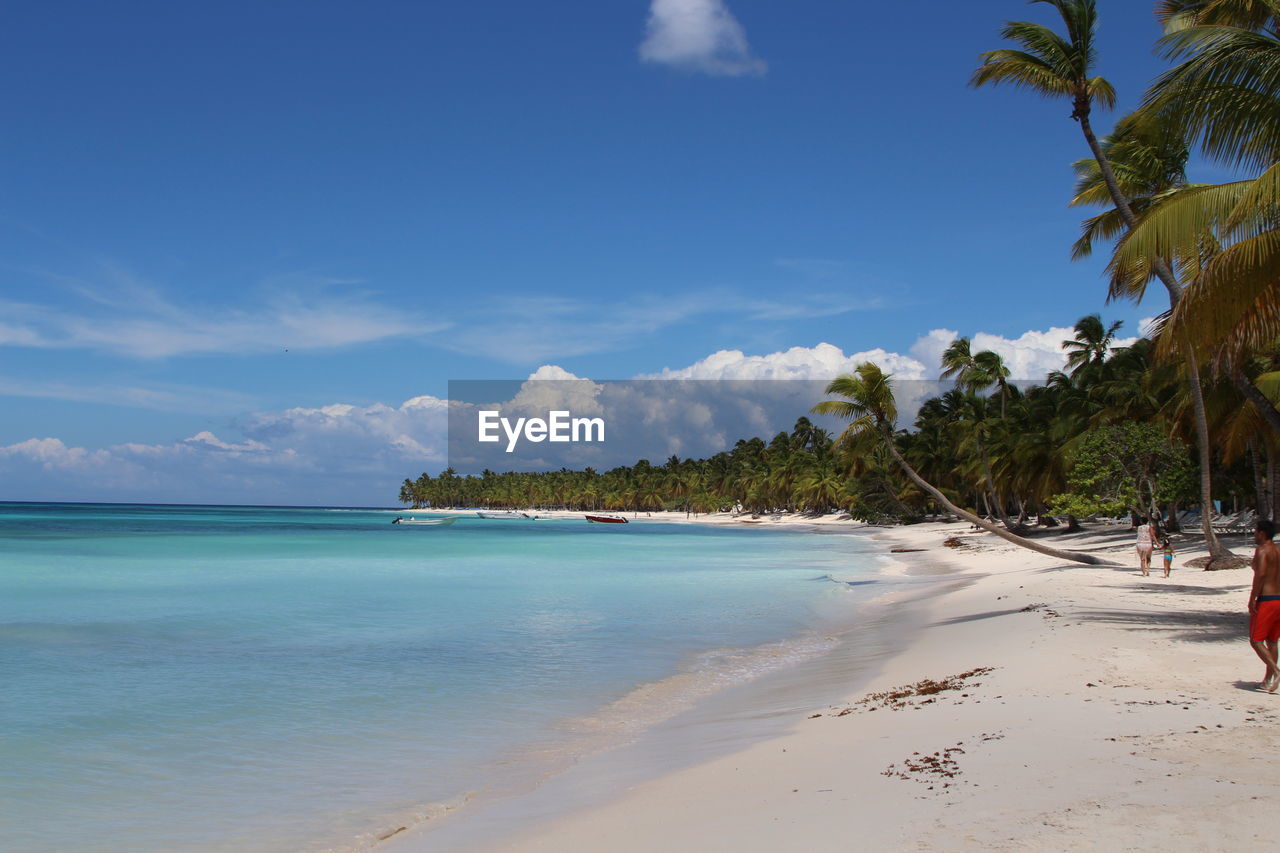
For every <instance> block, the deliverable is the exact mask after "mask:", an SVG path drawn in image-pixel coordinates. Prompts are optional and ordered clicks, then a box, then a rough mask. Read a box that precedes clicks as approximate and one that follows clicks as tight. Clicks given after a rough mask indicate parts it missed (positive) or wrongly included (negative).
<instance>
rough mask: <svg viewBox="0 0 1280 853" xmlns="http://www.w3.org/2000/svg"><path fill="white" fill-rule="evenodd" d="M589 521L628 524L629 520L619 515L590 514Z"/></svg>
mask: <svg viewBox="0 0 1280 853" xmlns="http://www.w3.org/2000/svg"><path fill="white" fill-rule="evenodd" d="M587 521H594V522H595V523H596V524H626V523H627V520H626V519H625V518H623V517H622V516H619V515H588V516H587Z"/></svg>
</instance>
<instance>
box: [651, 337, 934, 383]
mask: <svg viewBox="0 0 1280 853" xmlns="http://www.w3.org/2000/svg"><path fill="white" fill-rule="evenodd" d="M864 361H874V362H876V363H877V364H879V365H880V367H881V368H883V369H884V370H886V371H887V372H889V373H892V374H893V375H894V376H895V377H898V378H899V379H922V378H924V376H925V374H926V373H927V369H926V367H925V366H924V365H923V364H921V363H920V362H919V361H917V360H916V359H914V358H911V357H910V356H904V355H900V354H898V353H894V352H887V351H885V350H882V349H873V350H866V351H864V352H856V353H852V354H850V355H845V354H844V351H843V350H841V349H840V348H839V347H837V346H833V345H832V344H828V343H821V344H818V345H817V346H815V347H792V348H791V349H789V350H786V351H784V352H775V353H770V354H769V355H746V354H745V353H743V352H742V351H741V350H720V351H719V352H715V353H712V354H711V355H709V356H707V357H706V358H704V359H702V360H701V361H696V362H694V363H693V364H691V365H689V366H688V367H682V368H678V369H674V370H673V369H671V368H664V369H663V370H662V372H660V373H653V374H646V375H644V376H642V377H640V378H643V379H834V378H835V377H837V376H839V375H840V374H842V373H850V372H852V371H853V369H854V368H855V367H857V366H858V365H859V364H860V363H862V362H864Z"/></svg>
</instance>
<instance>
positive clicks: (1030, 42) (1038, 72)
mask: <svg viewBox="0 0 1280 853" xmlns="http://www.w3.org/2000/svg"><path fill="white" fill-rule="evenodd" d="M1031 2H1033V3H1047V4H1049V5H1050V6H1053V7H1054V8H1055V9H1057V10H1058V13H1059V14H1060V15H1061V16H1062V21H1063V23H1064V24H1065V25H1066V29H1067V38H1065V39H1064V38H1063V37H1061V36H1059V35H1058V34H1057V33H1055V32H1054V31H1053V30H1051V29H1049V28H1048V27H1045V26H1042V25H1040V24H1034V23H1030V22H1028V21H1009V22H1007V23H1006V24H1005V26H1004V29H1002V30H1001V33H1000V34H1001V37H1002V38H1005V39H1008V40H1010V41H1014V42H1016V43H1018V44H1020V45H1021V46H1022V47H1023V48H1025V49H1024V50H1009V49H1001V50H991V51H987V52H986V53H983V54H982V60H983V61H982V65H980V66H979V67H978V69H977V70H976V71H974V73H973V78H972V80H971V83H972V85H974V86H983V85H986V84H988V83H991V84H993V85H994V84H1000V83H1011V84H1013V85H1015V86H1021V87H1023V88H1027V89H1030V90H1031V91H1033V92H1036V93H1037V94H1039V95H1042V96H1044V97H1050V98H1068V99H1070V100H1071V104H1072V112H1071V118H1072V119H1074V120H1075V121H1077V122H1078V123H1079V124H1080V131H1081V133H1083V134H1084V138H1085V142H1086V143H1087V144H1088V146H1089V150H1090V151H1092V152H1093V158H1094V160H1095V161H1096V163H1097V167H1098V172H1099V174H1100V175H1101V177H1102V181H1103V183H1104V184H1105V185H1106V187H1107V192H1108V193H1109V194H1110V196H1111V200H1112V203H1113V204H1114V205H1115V207H1116V210H1117V212H1118V213H1119V214H1120V218H1121V219H1122V220H1123V221H1124V224H1125V227H1126V229H1128V230H1129V231H1132V230H1133V229H1134V227H1135V226H1136V225H1137V223H1138V220H1137V217H1136V215H1135V214H1134V212H1133V208H1132V207H1131V206H1130V204H1129V198H1128V196H1127V195H1126V194H1125V193H1124V192H1123V191H1122V190H1121V189H1120V185H1119V183H1118V181H1117V180H1116V175H1115V172H1114V171H1113V170H1112V168H1111V162H1110V160H1109V159H1108V158H1107V153H1106V151H1104V150H1103V148H1102V145H1101V144H1100V143H1099V142H1098V138H1097V135H1096V134H1095V133H1094V132H1093V126H1092V124H1091V123H1090V115H1091V113H1092V111H1093V105H1094V104H1095V103H1097V104H1098V105H1100V106H1102V107H1111V106H1114V105H1115V97H1116V95H1115V89H1113V88H1112V87H1111V84H1110V83H1108V82H1107V81H1106V80H1105V79H1103V78H1102V77H1095V76H1090V75H1092V73H1093V64H1094V60H1095V59H1096V57H1097V53H1096V51H1095V49H1094V36H1095V32H1096V29H1097V23H1098V14H1097V6H1096V3H1095V0H1031ZM1144 261H1145V263H1146V266H1147V269H1149V271H1150V272H1149V276H1150V275H1154V276H1155V277H1157V278H1159V279H1160V281H1161V283H1163V284H1164V286H1165V289H1166V290H1168V292H1169V302H1170V306H1171V307H1173V308H1176V307H1177V304H1178V300H1179V299H1180V298H1181V297H1182V285H1181V283H1180V282H1179V281H1178V278H1177V276H1176V275H1175V273H1174V271H1173V268H1172V266H1170V264H1169V261H1168V260H1167V256H1165V255H1160V254H1156V255H1150V256H1147V257H1146V258H1144ZM1184 353H1185V358H1186V360H1187V363H1188V367H1189V369H1188V371H1187V384H1188V387H1189V389H1190V391H1191V401H1192V408H1193V411H1194V414H1195V424H1196V439H1197V441H1196V444H1197V446H1198V449H1199V453H1200V478H1201V479H1200V499H1201V503H1202V504H1203V506H1204V507H1206V508H1207V507H1209V506H1211V505H1212V481H1211V462H1212V457H1211V452H1210V444H1209V421H1208V416H1207V414H1206V412H1205V406H1204V393H1203V391H1202V389H1201V387H1200V369H1199V359H1198V358H1197V357H1196V355H1195V353H1194V352H1192V351H1191V350H1190V349H1189V348H1185V349H1184ZM1201 515H1202V516H1203V518H1204V537H1205V543H1206V545H1207V546H1208V548H1209V553H1210V556H1211V558H1213V559H1218V558H1222V557H1229V556H1231V552H1230V551H1229V550H1227V549H1226V548H1225V547H1224V546H1223V545H1222V544H1221V543H1220V542H1219V541H1218V539H1217V537H1216V536H1215V535H1214V533H1213V526H1212V523H1211V519H1210V513H1209V512H1208V511H1205V512H1203V513H1201Z"/></svg>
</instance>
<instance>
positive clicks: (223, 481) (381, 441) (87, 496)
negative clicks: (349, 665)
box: [0, 396, 448, 506]
mask: <svg viewBox="0 0 1280 853" xmlns="http://www.w3.org/2000/svg"><path fill="white" fill-rule="evenodd" d="M447 409H448V403H447V402H446V401H444V400H440V399H438V398H435V397H430V396H423V397H414V398H412V399H410V400H406V401H405V402H403V403H401V404H400V405H399V406H386V405H381V404H376V405H373V406H353V405H349V404H334V405H331V406H323V407H320V408H294V409H287V410H284V411H278V412H258V413H255V414H253V415H250V416H248V417H246V418H245V419H244V421H243V423H242V424H240V432H241V433H242V436H243V437H242V438H241V439H237V440H227V439H225V438H223V437H220V436H219V435H217V434H216V433H214V432H212V431H210V430H203V431H201V432H198V433H196V434H195V435H192V436H190V437H188V438H185V439H181V440H179V441H175V442H173V443H171V444H139V443H125V444H117V445H113V446H111V447H106V448H100V449H88V448H83V447H70V446H67V445H66V444H65V443H63V442H62V441H61V440H60V439H57V438H32V439H28V440H26V441H22V442H18V443H16V444H11V445H9V446H7V447H0V490H2V491H0V498H3V499H19V500H66V499H67V496H68V495H76V496H78V497H79V498H80V499H83V500H114V501H122V500H125V501H127V500H141V501H156V500H171V501H175V502H192V503H208V502H223V503H276V504H326V505H337V506H351V505H389V504H392V503H394V501H395V493H396V489H397V487H398V484H399V483H400V481H401V480H402V479H404V477H406V476H411V475H414V474H416V473H417V472H420V471H422V470H424V469H428V468H430V469H433V470H435V469H439V468H443V467H444V464H445V459H446V455H447V454H446V447H445V432H446V430H445V424H446V420H445V416H446V412H447Z"/></svg>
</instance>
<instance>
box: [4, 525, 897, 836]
mask: <svg viewBox="0 0 1280 853" xmlns="http://www.w3.org/2000/svg"><path fill="white" fill-rule="evenodd" d="M393 517H394V513H389V512H387V511H379V510H322V509H281V508H245V507H175V506H128V505H69V504H17V503H9V504H0V684H2V685H3V687H2V688H0V848H2V849H4V850H5V851H9V853H21V852H22V851H62V850H77V851H123V850H128V851H162V850H163V851H171V850H184V851H204V850H226V851H231V850H235V851H282V850H306V851H319V850H359V849H366V848H367V847H368V846H369V845H370V844H372V843H373V842H374V841H375V840H376V839H377V838H378V836H380V835H382V834H385V833H386V832H388V831H390V830H393V829H395V828H397V827H399V826H404V825H414V824H416V823H420V822H422V821H424V820H429V819H430V818H432V817H435V816H438V815H441V814H444V813H446V812H449V811H451V810H457V809H459V808H465V804H466V803H467V802H468V801H469V800H471V799H472V798H475V797H481V796H484V795H485V793H486V792H492V791H494V790H497V789H501V788H502V787H504V786H507V787H512V786H519V785H520V784H527V783H528V782H529V781H530V780H536V779H537V778H539V776H540V775H543V774H546V773H548V772H550V771H553V770H555V769H558V768H559V767H561V766H563V764H564V763H565V762H566V761H567V760H571V759H572V757H573V756H575V755H582V754H587V753H589V752H591V751H594V750H599V749H601V748H604V747H607V746H609V745H611V744H613V743H615V742H620V741H622V740H625V739H626V738H627V737H628V736H630V735H632V734H634V733H635V732H636V731H638V730H641V729H643V728H644V727H646V726H648V725H651V724H653V723H655V722H657V721H660V720H662V719H664V718H666V717H668V716H670V715H671V714H672V713H674V712H676V711H679V710H681V709H682V708H685V707H688V706H689V705H690V704H691V703H693V702H696V701H697V700H699V699H700V698H701V697H704V696H706V695H708V694H710V693H712V692H714V691H715V690H718V689H721V688H724V687H726V686H732V685H736V684H740V683H742V682H744V681H747V680H749V679H751V678H753V677H757V676H759V675H760V674H762V673H766V672H769V671H771V670H775V669H777V668H778V667H784V666H787V665H790V664H792V663H794V662H795V661H798V660H804V659H809V658H812V657H814V656H816V655H820V654H822V653H823V651H824V649H825V648H826V646H825V644H826V643H827V642H828V640H827V638H826V637H825V636H824V634H823V632H824V630H826V628H827V627H829V626H830V625H832V624H835V623H838V622H839V621H840V620H842V619H849V618H851V614H853V613H855V612H856V608H857V606H858V604H859V603H860V602H863V601H866V600H867V599H868V598H869V597H871V596H872V595H875V594H877V593H878V591H879V589H878V585H877V583H876V582H875V581H876V574H875V572H876V567H877V566H878V565H880V564H881V560H880V558H877V557H873V556H871V554H870V546H869V542H867V540H866V539H865V538H863V537H858V536H851V535H813V534H805V533H796V532H784V531H778V530H768V529H765V530H762V529H757V528H752V529H732V530H725V529H719V528H713V527H709V526H700V525H678V524H658V523H635V524H628V525H625V526H624V525H607V526H605V525H590V524H587V523H585V522H583V521H576V520H564V521H543V520H539V521H489V520H483V519H478V518H463V519H460V520H459V521H458V522H457V523H456V524H453V525H452V526H446V527H416V528H414V527H402V526H393V525H391V524H390V523H389V522H390V520H391V519H392V518H393ZM833 579H834V580H835V581H837V582H833ZM861 581H865V583H864V582H861Z"/></svg>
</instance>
